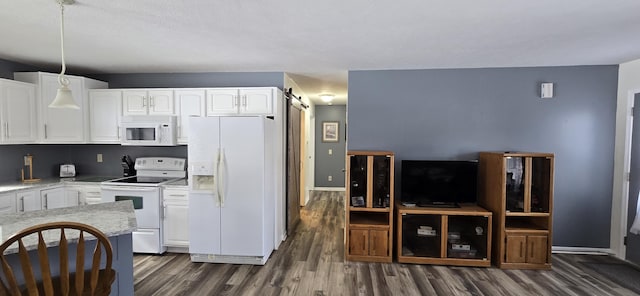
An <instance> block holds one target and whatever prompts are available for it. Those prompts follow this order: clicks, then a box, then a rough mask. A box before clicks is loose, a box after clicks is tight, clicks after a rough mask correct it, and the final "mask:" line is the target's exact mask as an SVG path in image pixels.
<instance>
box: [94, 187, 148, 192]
mask: <svg viewBox="0 0 640 296" xmlns="http://www.w3.org/2000/svg"><path fill="white" fill-rule="evenodd" d="M156 189H157V187H133V186H102V190H113V191H139V192H140V191H142V192H149V191H154V190H156Z"/></svg>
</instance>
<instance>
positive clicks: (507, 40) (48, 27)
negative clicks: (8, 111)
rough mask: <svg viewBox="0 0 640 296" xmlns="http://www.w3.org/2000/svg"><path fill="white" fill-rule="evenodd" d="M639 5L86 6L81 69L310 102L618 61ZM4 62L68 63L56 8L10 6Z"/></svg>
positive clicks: (71, 54)
mask: <svg viewBox="0 0 640 296" xmlns="http://www.w3.org/2000/svg"><path fill="white" fill-rule="evenodd" d="M639 11H640V1H637V0H618V1H604V0H563V1H557V0H538V1H508V0H484V1H471V0H462V1H434V0H404V1H403V0H397V1H371V0H350V1H338V0H324V1H299V0H276V1H237V0H216V1H211V0H182V1H175V0H172V1H168V0H109V1H104V0H76V3H75V4H73V5H71V6H67V7H66V9H65V35H66V36H65V53H66V59H67V65H68V68H69V70H70V71H71V72H89V73H150V72H155V73H168V72H246V71H251V72H254V71H278V72H280V71H282V72H287V73H290V75H291V77H292V78H293V79H294V80H295V81H296V83H297V84H298V85H299V86H300V87H301V88H302V89H303V90H304V92H305V94H306V95H307V96H309V97H310V98H311V99H312V100H314V101H315V100H316V99H319V95H320V94H323V93H331V94H335V95H336V100H335V102H334V103H336V104H339V103H341V102H344V100H346V97H347V77H348V74H347V73H348V71H350V70H382V69H430V68H477V67H514V66H560V65H602V64H619V63H623V62H627V61H631V60H635V59H640V38H638V36H639V34H640V13H638V12H639ZM0 28H2V30H0V40H2V42H0V58H1V59H7V60H12V61H16V62H22V63H28V64H34V65H39V66H43V67H53V66H57V67H59V63H60V48H59V46H60V45H59V42H60V41H59V37H60V36H59V6H58V4H57V2H56V0H13V1H10V0H2V1H0Z"/></svg>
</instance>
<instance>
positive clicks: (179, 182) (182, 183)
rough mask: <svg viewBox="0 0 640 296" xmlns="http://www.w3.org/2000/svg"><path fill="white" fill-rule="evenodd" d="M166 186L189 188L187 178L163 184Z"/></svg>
mask: <svg viewBox="0 0 640 296" xmlns="http://www.w3.org/2000/svg"><path fill="white" fill-rule="evenodd" d="M162 186H164V187H166V188H177V189H183V188H184V189H186V188H187V179H186V178H185V179H180V180H176V181H173V182H170V183H167V184H164V185H162Z"/></svg>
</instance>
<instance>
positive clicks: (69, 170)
mask: <svg viewBox="0 0 640 296" xmlns="http://www.w3.org/2000/svg"><path fill="white" fill-rule="evenodd" d="M75 176H76V166H75V165H74V164H61V165H60V178H68V177H75Z"/></svg>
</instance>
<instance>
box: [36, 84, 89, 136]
mask: <svg viewBox="0 0 640 296" xmlns="http://www.w3.org/2000/svg"><path fill="white" fill-rule="evenodd" d="M41 75H42V77H41V78H42V80H41V82H42V85H40V102H41V105H40V111H41V114H42V118H41V120H42V140H43V142H46V143H82V142H84V141H85V139H84V119H83V112H84V106H85V102H84V100H85V97H84V96H85V95H84V92H83V87H82V78H80V77H72V76H66V77H67V79H69V81H70V84H69V88H70V89H71V93H72V94H73V100H74V101H75V102H76V104H78V106H80V110H75V109H60V108H49V104H51V102H52V101H53V99H54V98H55V97H56V94H57V92H58V88H59V87H60V86H59V84H58V75H53V74H41Z"/></svg>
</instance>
